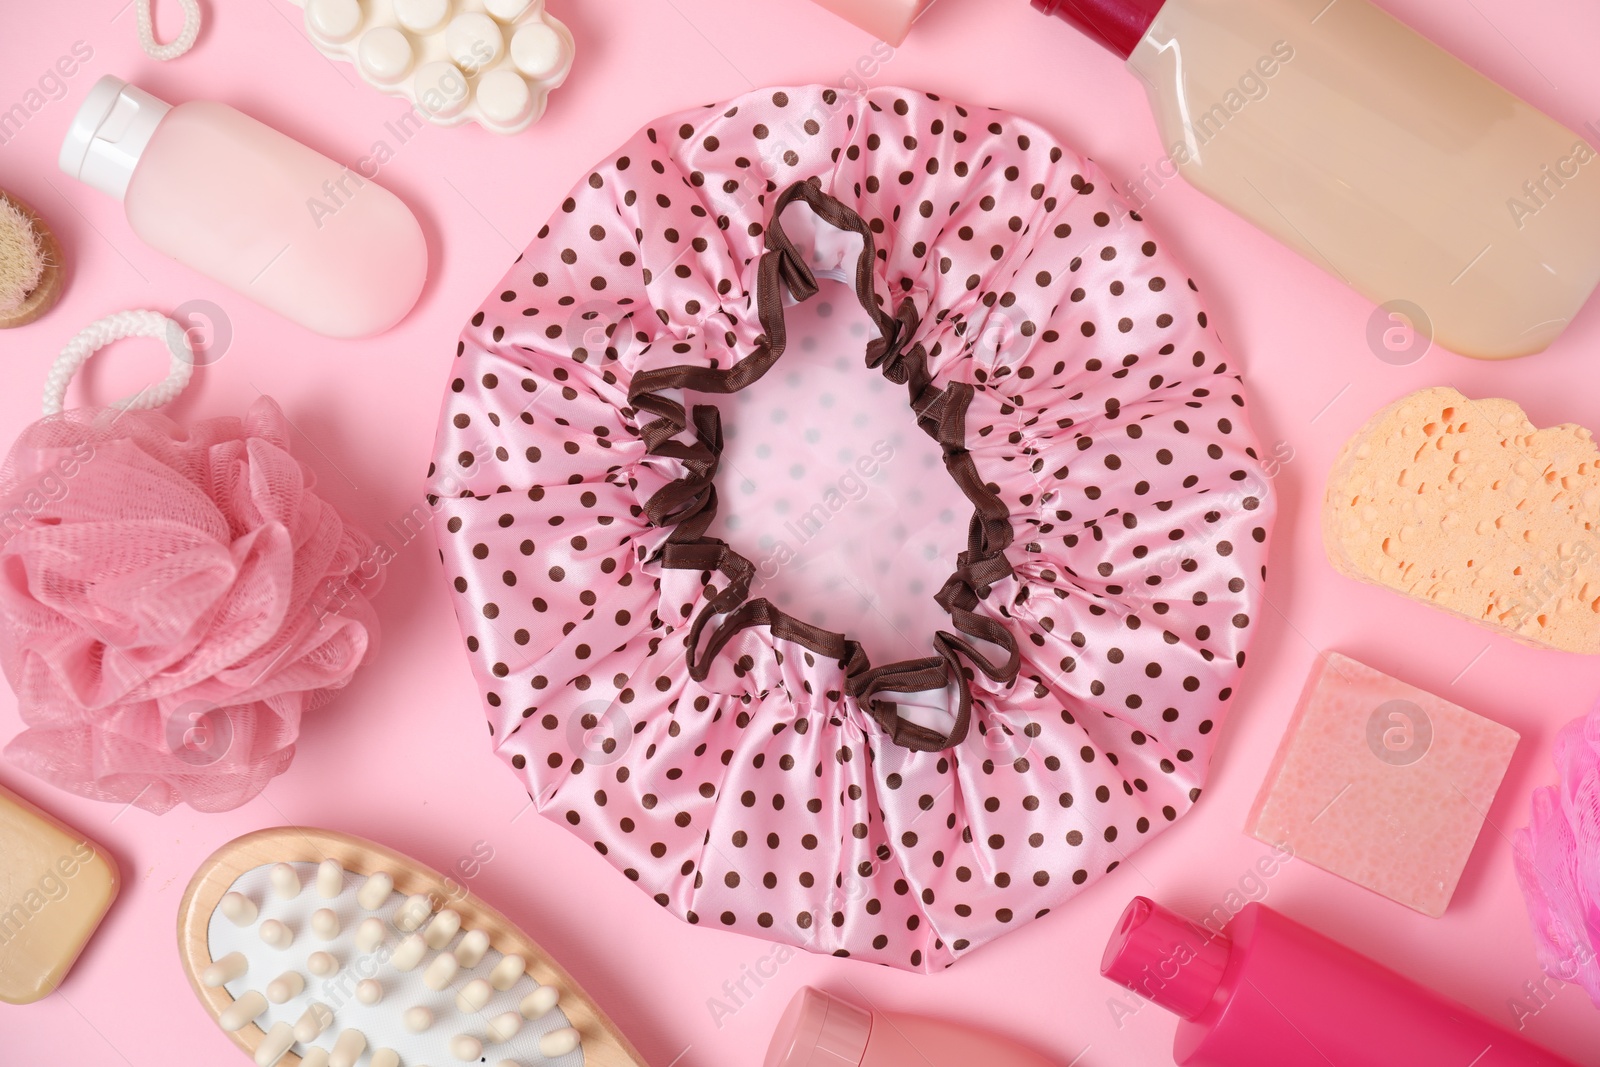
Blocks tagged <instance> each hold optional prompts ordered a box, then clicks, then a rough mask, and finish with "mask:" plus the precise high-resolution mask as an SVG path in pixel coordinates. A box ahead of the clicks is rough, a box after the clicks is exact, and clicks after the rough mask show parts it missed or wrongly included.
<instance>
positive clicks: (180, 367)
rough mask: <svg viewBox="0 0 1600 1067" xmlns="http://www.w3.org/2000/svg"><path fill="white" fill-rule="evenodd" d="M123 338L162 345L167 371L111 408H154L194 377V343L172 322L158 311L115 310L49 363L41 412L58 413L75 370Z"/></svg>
mask: <svg viewBox="0 0 1600 1067" xmlns="http://www.w3.org/2000/svg"><path fill="white" fill-rule="evenodd" d="M124 337H156V338H159V339H160V340H162V341H163V342H165V344H166V346H167V351H168V352H169V353H171V355H172V362H171V364H170V369H169V370H168V371H167V377H166V379H165V380H164V381H161V382H158V383H157V384H155V385H150V386H146V387H145V388H143V389H141V390H139V391H138V392H137V393H135V394H133V395H132V396H130V397H127V398H125V399H123V400H120V401H118V402H117V404H116V405H115V406H116V407H119V408H121V409H122V410H124V411H129V410H135V411H137V410H143V409H146V408H158V407H160V406H161V405H163V404H166V403H170V402H171V401H173V400H175V399H177V396H178V394H179V393H181V392H183V390H184V388H185V387H186V386H187V385H188V384H189V379H190V377H192V376H193V375H194V344H193V342H191V341H190V340H189V334H188V332H187V331H186V330H185V329H184V328H183V327H182V326H181V325H179V323H178V322H177V321H176V320H174V319H169V318H167V316H165V315H163V314H161V312H159V311H119V312H117V313H116V314H115V315H107V316H106V317H105V318H103V319H98V320H96V321H95V322H91V323H90V324H89V325H88V326H86V327H84V329H83V330H82V331H81V332H80V333H79V334H78V336H76V337H74V338H73V339H72V340H70V341H68V342H67V344H66V346H65V347H64V348H62V349H61V354H60V355H59V356H57V357H56V358H55V362H54V363H52V364H50V375H49V377H47V378H46V379H45V383H44V413H45V414H46V415H59V414H61V406H62V402H63V401H65V400H66V397H67V385H68V384H69V383H71V381H72V376H73V375H74V374H77V373H78V368H79V367H81V366H83V365H84V363H86V362H88V359H89V357H90V356H92V355H94V354H95V353H96V352H97V351H99V350H100V349H102V348H104V347H105V346H106V345H108V344H110V343H111V342H112V341H120V340H121V339H122V338H124Z"/></svg>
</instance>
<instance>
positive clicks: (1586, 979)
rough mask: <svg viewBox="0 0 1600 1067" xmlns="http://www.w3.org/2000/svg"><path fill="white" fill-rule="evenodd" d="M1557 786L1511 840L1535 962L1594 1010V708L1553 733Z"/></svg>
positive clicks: (1597, 730) (1599, 821) (1599, 939)
mask: <svg viewBox="0 0 1600 1067" xmlns="http://www.w3.org/2000/svg"><path fill="white" fill-rule="evenodd" d="M1554 758H1555V765H1556V772H1557V776H1558V778H1559V781H1558V782H1557V784H1556V785H1554V786H1541V787H1540V788H1538V789H1535V790H1534V791H1533V803H1532V810H1531V812H1530V815H1529V822H1528V825H1527V826H1525V827H1523V828H1522V829H1520V830H1518V831H1517V832H1516V834H1515V835H1514V836H1513V839H1512V840H1513V845H1514V848H1513V849H1512V853H1513V856H1514V858H1515V862H1516V871H1517V882H1518V884H1520V885H1521V886H1522V896H1523V900H1524V901H1525V902H1526V903H1527V906H1528V918H1529V920H1531V921H1532V923H1533V932H1534V940H1535V942H1536V943H1537V947H1538V951H1539V962H1540V964H1542V965H1543V967H1544V970H1545V973H1546V974H1548V975H1550V976H1551V977H1553V978H1555V979H1557V980H1558V981H1561V982H1577V983H1578V984H1579V985H1581V986H1582V987H1583V989H1584V992H1586V993H1588V994H1589V999H1590V1000H1592V1001H1594V1002H1595V1004H1596V1005H1597V1006H1600V704H1596V705H1595V706H1594V707H1593V708H1591V709H1590V710H1589V714H1588V715H1586V716H1584V717H1583V718H1580V719H1575V720H1573V721H1572V722H1569V723H1568V724H1567V725H1566V726H1563V727H1562V728H1561V732H1560V733H1558V734H1556V744H1555V753H1554Z"/></svg>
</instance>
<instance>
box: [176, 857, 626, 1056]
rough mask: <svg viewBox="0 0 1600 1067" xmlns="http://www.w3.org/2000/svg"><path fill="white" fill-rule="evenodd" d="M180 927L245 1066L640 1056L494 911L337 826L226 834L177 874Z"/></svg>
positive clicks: (186, 960)
mask: <svg viewBox="0 0 1600 1067" xmlns="http://www.w3.org/2000/svg"><path fill="white" fill-rule="evenodd" d="M178 940H179V947H180V954H181V955H182V957H183V964H184V970H185V971H186V972H187V973H188V975H189V982H190V984H191V985H192V986H193V987H194V990H195V993H196V994H197V995H198V996H199V997H200V1000H201V1002H202V1003H203V1004H204V1005H205V1006H206V1008H207V1009H208V1010H209V1011H210V1012H211V1014H212V1016H213V1017H214V1018H215V1019H216V1020H217V1022H218V1024H219V1025H221V1026H222V1028H223V1029H224V1030H226V1031H227V1032H228V1033H229V1035H230V1036H231V1037H232V1038H233V1040H234V1042H235V1043H236V1044H238V1045H239V1047H240V1048H242V1049H244V1050H245V1052H247V1053H249V1054H250V1056H251V1057H252V1058H253V1059H254V1060H255V1062H256V1064H257V1065H258V1067H274V1065H278V1067H449V1065H455V1064H465V1063H487V1064H489V1065H490V1067H644V1061H643V1060H642V1059H641V1058H640V1057H639V1054H638V1053H637V1052H636V1051H635V1050H634V1048H633V1046H632V1045H630V1044H629V1043H628V1040H627V1038H625V1037H623V1036H622V1033H621V1032H620V1031H619V1030H618V1029H617V1028H616V1027H615V1026H614V1025H613V1024H612V1022H611V1020H610V1019H608V1018H606V1016H605V1014H604V1013H603V1012H601V1011H600V1009H599V1008H598V1007H597V1006H596V1005H595V1003H594V1002H593V1001H592V1000H590V999H589V997H588V996H587V995H586V994H585V993H584V992H583V990H582V989H580V988H579V987H578V986H577V984H576V983H574V982H573V980H572V978H571V976H569V975H568V974H567V972H566V971H565V970H563V969H562V968H561V966H560V965H559V964H557V963H556V962H555V960H553V959H551V957H550V956H549V955H548V954H547V953H546V952H545V951H544V950H543V949H541V948H540V947H539V946H538V944H537V943H536V942H534V940H533V939H532V938H530V937H528V935H527V934H525V933H523V932H522V931H521V930H520V929H518V928H517V927H516V926H515V925H514V924H513V923H511V922H510V921H509V920H508V919H506V917H505V916H503V915H501V914H500V913H499V912H498V911H495V910H494V909H493V908H491V907H489V906H488V905H486V904H484V903H483V902H482V901H480V900H478V899H477V897H475V896H473V895H472V894H470V893H467V892H466V891H465V890H464V889H463V888H462V887H461V885H460V884H459V883H457V882H454V881H451V880H449V879H446V878H445V877H443V876H442V875H440V874H438V873H436V872H435V871H433V870H431V869H429V868H427V867H425V866H423V865H422V864H420V863H417V862H416V861H415V860H411V859H408V858H406V857H405V856H402V855H400V854H399V853H397V852H393V851H391V850H389V849H387V848H384V847H383V846H381V845H377V844H373V843H372V842H370V841H363V840H361V839H360V838H356V837H351V836H349V835H346V834H340V833H335V832H332V831H329V830H316V829H311V828H308V827H293V826H285V827H278V828H275V829H271V830H260V831H257V832H256V833H253V834H247V835H245V836H244V837H241V838H238V839H237V840H235V841H232V842H230V843H229V844H227V845H224V846H223V847H222V848H221V849H219V850H218V851H217V852H216V853H215V854H214V855H212V856H211V858H210V859H208V860H207V861H206V862H205V864H203V865H202V866H201V868H200V870H199V871H198V872H196V873H195V876H194V878H193V880H191V881H190V883H189V888H188V891H187V892H186V893H185V894H184V897H183V903H182V905H181V907H180V909H179V912H178Z"/></svg>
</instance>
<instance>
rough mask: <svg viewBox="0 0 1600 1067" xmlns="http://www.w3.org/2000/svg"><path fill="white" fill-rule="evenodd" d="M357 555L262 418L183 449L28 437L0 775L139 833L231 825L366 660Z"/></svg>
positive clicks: (370, 587) (12, 539) (11, 571)
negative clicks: (44, 786) (313, 712)
mask: <svg viewBox="0 0 1600 1067" xmlns="http://www.w3.org/2000/svg"><path fill="white" fill-rule="evenodd" d="M373 549H374V546H373V542H372V541H371V540H370V539H369V538H367V537H366V535H364V534H363V533H362V532H361V531H359V530H357V529H356V528H354V527H352V526H350V525H348V524H346V523H345V522H344V521H343V520H342V519H341V518H340V516H339V514H338V512H337V511H335V510H334V508H333V507H332V506H331V505H330V504H328V502H327V501H325V500H324V499H322V498H321V497H320V496H318V495H317V494H316V493H315V492H314V491H313V477H312V474H311V472H310V471H309V470H307V469H306V468H305V467H304V466H302V465H301V464H300V462H299V461H298V460H296V459H295V458H294V456H293V455H291V454H290V449H289V427H288V423H287V422H286V421H285V419H284V417H283V414H282V412H281V411H279V409H278V406H277V405H276V404H275V403H274V402H273V401H272V400H270V399H266V398H263V399H261V400H259V401H257V402H256V403H255V404H253V405H252V406H251V408H250V410H249V411H248V412H247V413H246V415H245V416H244V418H242V419H239V418H216V419H209V420H206V421H204V422H201V423H199V424H198V425H196V426H194V427H193V428H190V429H187V430H186V429H185V428H183V427H181V426H179V425H178V424H176V423H174V422H173V421H172V420H171V419H169V418H167V417H166V416H164V415H161V414H158V413H155V412H149V411H118V410H115V409H80V410H75V411H68V412H66V413H64V414H61V415H55V416H51V417H48V418H45V419H43V420H41V421H39V422H36V423H34V424H33V425H31V426H30V427H28V429H27V430H26V431H24V433H23V435H22V437H21V438H20V439H19V440H18V441H17V443H16V445H15V446H14V447H13V448H12V450H11V454H10V456H9V457H8V458H7V460H6V464H5V466H4V468H3V469H0V664H3V666H4V669H5V673H6V677H7V678H8V679H9V680H10V682H11V685H12V687H13V688H14V689H15V690H16V693H17V701H18V708H19V711H20V712H21V715H22V718H23V721H24V722H25V723H26V724H27V729H26V730H24V731H23V733H22V734H20V735H19V736H18V737H17V738H16V739H15V740H13V741H12V742H11V743H10V744H9V745H8V746H7V747H6V750H5V752H6V756H7V757H8V758H9V759H10V760H11V761H12V762H13V763H15V764H16V765H18V766H20V767H22V768H24V769H25V770H27V771H29V772H31V773H33V774H36V775H38V776H39V777H41V778H44V779H46V780H47V781H50V782H52V783H54V784H55V785H58V786H60V787H61V788H63V789H67V790H69V791H71V792H74V793H78V794H80V795H82V796H86V797H92V798H95V799H97V800H108V801H115V802H123V803H135V804H137V805H139V806H140V807H142V808H145V809H147V810H149V811H153V812H158V813H159V812H164V811H167V810H168V809H170V808H171V807H172V806H173V805H175V804H178V803H185V804H188V805H190V806H191V807H193V808H196V809H198V810H200V811H224V810H227V809H230V808H234V807H237V806H239V805H240V804H243V803H244V802H245V801H247V800H249V799H250V798H251V797H254V796H255V795H256V794H257V793H259V792H261V790H262V789H263V788H264V787H265V786H266V784H267V782H268V781H270V780H271V779H272V778H273V776H275V775H278V774H281V773H282V772H283V771H284V770H285V769H287V768H288V766H289V762H290V760H291V759H293V757H294V743H295V739H296V737H297V736H298V735H299V732H300V718H301V716H302V715H303V714H304V713H305V712H306V711H308V710H310V709H311V708H314V707H316V706H317V705H318V704H320V703H322V702H323V701H325V700H326V699H327V698H328V697H329V695H330V694H331V693H332V692H333V691H335V690H337V689H339V688H341V687H342V686H344V685H345V684H346V683H347V682H349V680H350V678H351V676H352V675H353V673H354V672H355V669H356V667H357V665H358V664H360V662H361V661H362V659H363V657H364V656H366V654H367V652H368V650H369V647H370V645H371V642H372V641H373V640H374V638H375V636H376V618H375V616H374V613H373V610H372V606H371V604H370V602H369V600H368V597H369V596H370V595H371V594H372V593H373V592H375V590H376V584H377V580H378V577H379V575H378V573H377V572H378V568H377V567H376V566H375V565H374V563H373V560H374V556H373Z"/></svg>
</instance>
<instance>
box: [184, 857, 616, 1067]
mask: <svg viewBox="0 0 1600 1067" xmlns="http://www.w3.org/2000/svg"><path fill="white" fill-rule="evenodd" d="M325 859H331V860H335V861H337V862H338V863H339V865H340V866H341V867H343V868H344V869H345V870H346V871H349V872H351V873H353V874H359V875H369V874H373V873H375V872H377V871H387V872H388V873H389V875H390V876H391V877H392V878H393V879H394V888H395V889H396V890H398V891H399V892H401V893H403V894H406V895H408V896H409V895H411V894H416V893H423V894H427V895H430V896H434V897H437V898H440V899H444V900H448V901H449V906H450V907H451V908H452V909H454V910H455V911H456V912H458V913H460V915H461V924H462V927H463V928H469V929H476V930H482V931H483V932H484V933H486V934H488V935H489V943H490V944H491V945H492V946H493V947H494V948H495V949H497V950H499V951H500V952H502V953H505V954H513V953H514V954H516V955H519V956H521V957H523V959H525V960H526V961H527V965H528V970H527V973H528V975H529V976H530V977H532V978H533V980H534V981H536V982H538V983H539V984H540V985H549V986H554V987H555V988H556V989H558V990H560V992H561V1010H562V1012H563V1013H565V1015H566V1017H567V1019H568V1020H569V1021H570V1023H571V1024H572V1026H573V1027H575V1028H576V1029H577V1030H578V1031H579V1032H580V1033H581V1034H582V1035H583V1045H582V1048H583V1062H584V1067H646V1065H645V1062H644V1060H643V1058H641V1057H640V1055H639V1053H638V1051H637V1050H635V1049H634V1047H633V1046H632V1045H631V1044H629V1043H628V1039H627V1038H626V1037H624V1036H623V1035H622V1032H621V1031H620V1030H618V1029H617V1027H616V1026H615V1024H613V1023H612V1022H611V1020H610V1019H609V1018H607V1017H606V1014H605V1013H604V1012H603V1011H601V1010H600V1008H599V1007H598V1006H597V1005H596V1004H595V1003H594V1001H593V1000H591V999H590V998H589V995H588V994H587V993H585V992H584V991H583V989H582V987H581V986H579V985H578V983H577V982H575V981H573V980H572V976H571V975H570V974H568V973H567V972H566V970H565V969H564V968H563V967H562V966H561V965H560V964H559V963H557V962H556V961H555V960H554V959H553V958H552V957H551V956H550V954H549V953H547V952H546V951H545V950H544V949H542V948H540V947H539V944H538V942H536V941H534V940H533V938H531V937H529V936H528V935H527V934H526V933H524V932H523V931H522V930H521V929H520V928H519V927H518V926H517V925H516V924H515V923H513V922H512V921H511V920H509V919H507V918H506V917H505V916H504V915H502V914H500V912H498V911H496V910H495V909H494V908H492V907H490V906H489V905H487V904H485V903H484V902H483V901H481V900H479V899H478V898H477V897H476V896H473V895H471V894H468V895H466V896H460V895H458V894H459V884H458V883H454V882H451V881H450V880H448V879H446V878H445V877H444V876H443V875H441V874H439V873H438V872H437V871H435V870H433V869H432V868H430V867H427V866H424V865H423V864H421V863H418V862H417V861H416V860H414V859H411V858H410V857H408V856H403V855H401V854H400V853H398V852H395V851H393V850H392V849H388V848H385V847H383V846H382V845H379V844H376V843H374V842H371V841H366V840H363V839H361V838H359V837H353V836H351V835H349V834H342V833H338V832H337V831H333V830H319V829H315V828H313V827H308V826H279V827H274V828H272V829H269V830H257V831H256V832H255V833H251V834H246V835H244V836H243V837H240V838H236V839H235V840H233V841H230V842H229V843H228V844H226V845H223V846H222V847H221V848H220V849H218V850H217V851H216V852H214V853H212V855H211V857H210V858H209V859H207V860H206V862H205V863H203V864H201V865H200V869H199V870H198V871H196V872H195V875H194V878H192V879H191V880H190V882H189V888H188V889H187V890H185V891H184V894H183V902H182V903H181V904H180V905H179V906H178V951H179V955H181V956H182V957H183V969H184V972H185V973H186V974H187V975H188V976H189V985H190V986H191V987H193V989H194V992H195V995H196V996H197V997H199V998H200V1000H201V1002H202V1003H203V1004H205V1006H206V1008H207V1010H209V1011H210V1012H211V1015H212V1017H213V1018H216V1017H217V1016H220V1015H221V1014H222V1012H223V1011H225V1010H226V1009H227V1008H228V1006H229V1005H230V1004H232V1003H233V997H232V996H231V995H230V994H229V993H228V991H227V990H226V989H225V988H222V987H221V986H218V987H215V988H213V987H210V986H207V985H205V984H203V983H202V982H201V980H200V974H201V972H202V971H204V970H205V969H206V968H207V967H209V966H210V965H211V963H212V962H213V961H212V959H211V949H210V940H209V936H208V931H209V928H210V925H211V915H212V912H214V911H215V910H216V908H217V904H218V902H219V901H220V900H221V899H222V896H223V894H224V893H226V892H227V891H228V889H229V887H230V886H232V885H233V883H234V882H235V881H237V880H238V878H239V876H240V875H242V874H244V873H245V872H246V871H250V870H254V869H255V868H257V867H261V866H264V865H267V864H273V863H296V862H301V863H321V862H322V861H323V860H325ZM231 1036H232V1038H233V1040H234V1042H235V1044H237V1045H238V1046H239V1047H240V1048H242V1049H244V1051H245V1052H247V1053H250V1054H252V1055H253V1054H254V1052H255V1049H256V1046H257V1045H259V1044H260V1043H261V1040H262V1038H264V1037H265V1036H266V1035H265V1034H264V1033H263V1032H262V1030H261V1028H260V1027H259V1026H258V1025H256V1024H255V1023H251V1024H249V1025H247V1026H245V1027H244V1028H243V1029H241V1030H237V1031H235V1032H234V1033H233V1034H232V1035H231ZM278 1062H279V1064H280V1065H281V1067H299V1064H300V1058H299V1056H298V1055H296V1054H295V1053H294V1052H289V1053H287V1054H285V1056H284V1057H283V1059H281V1060H279V1061H278Z"/></svg>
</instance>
